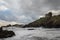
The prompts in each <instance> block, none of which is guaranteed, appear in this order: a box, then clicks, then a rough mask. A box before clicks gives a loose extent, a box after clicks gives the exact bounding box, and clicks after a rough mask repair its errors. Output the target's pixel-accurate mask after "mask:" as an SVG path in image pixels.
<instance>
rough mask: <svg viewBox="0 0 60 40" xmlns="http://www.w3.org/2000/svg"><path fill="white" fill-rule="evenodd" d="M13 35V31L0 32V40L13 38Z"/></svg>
mask: <svg viewBox="0 0 60 40" xmlns="http://www.w3.org/2000/svg"><path fill="white" fill-rule="evenodd" d="M14 35H15V33H14V32H13V31H7V30H2V31H0V38H8V37H12V36H14Z"/></svg>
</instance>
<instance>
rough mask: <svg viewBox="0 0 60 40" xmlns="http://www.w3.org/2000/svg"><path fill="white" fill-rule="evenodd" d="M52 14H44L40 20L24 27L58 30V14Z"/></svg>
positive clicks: (59, 20)
mask: <svg viewBox="0 0 60 40" xmlns="http://www.w3.org/2000/svg"><path fill="white" fill-rule="evenodd" d="M52 14H53V13H52V12H49V13H48V14H45V17H41V18H40V19H38V20H36V21H34V22H31V23H29V24H27V25H25V26H24V28H25V27H43V28H60V14H59V15H54V16H52Z"/></svg>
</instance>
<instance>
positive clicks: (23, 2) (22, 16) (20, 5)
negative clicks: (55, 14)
mask: <svg viewBox="0 0 60 40" xmlns="http://www.w3.org/2000/svg"><path fill="white" fill-rule="evenodd" d="M49 10H60V0H0V20H1V22H0V25H1V23H2V24H3V23H6V22H7V23H9V22H10V23H24V24H26V23H30V22H32V21H34V20H37V19H39V18H40V17H42V16H44V14H46V12H47V11H49Z"/></svg>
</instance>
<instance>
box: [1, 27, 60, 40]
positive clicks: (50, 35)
mask: <svg viewBox="0 0 60 40" xmlns="http://www.w3.org/2000/svg"><path fill="white" fill-rule="evenodd" d="M32 29H33V30H32ZM3 30H8V31H10V30H11V31H13V32H14V33H15V36H13V37H9V38H1V39H0V40H60V28H20V27H4V28H3Z"/></svg>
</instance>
